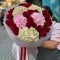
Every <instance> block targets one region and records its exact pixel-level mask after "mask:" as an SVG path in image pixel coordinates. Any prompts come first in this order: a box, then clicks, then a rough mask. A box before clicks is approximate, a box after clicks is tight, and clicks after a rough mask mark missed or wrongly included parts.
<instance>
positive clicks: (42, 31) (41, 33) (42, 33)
mask: <svg viewBox="0 0 60 60" xmlns="http://www.w3.org/2000/svg"><path fill="white" fill-rule="evenodd" d="M46 34H47V32H46V29H45V28H42V29H41V30H40V31H39V35H40V36H43V37H44V36H46Z"/></svg>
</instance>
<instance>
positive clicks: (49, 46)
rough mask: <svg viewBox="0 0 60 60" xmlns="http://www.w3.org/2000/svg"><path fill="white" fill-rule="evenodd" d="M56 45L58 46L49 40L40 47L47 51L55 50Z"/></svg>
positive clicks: (55, 42)
mask: <svg viewBox="0 0 60 60" xmlns="http://www.w3.org/2000/svg"><path fill="white" fill-rule="evenodd" d="M58 44H59V42H57V41H55V40H49V41H46V42H44V43H43V44H42V45H41V46H42V47H43V48H47V49H55V48H56V47H57V45H58Z"/></svg>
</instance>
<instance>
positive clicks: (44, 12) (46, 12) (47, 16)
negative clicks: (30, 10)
mask: <svg viewBox="0 0 60 60" xmlns="http://www.w3.org/2000/svg"><path fill="white" fill-rule="evenodd" d="M42 12H43V15H44V17H45V18H46V19H50V14H49V13H48V11H47V10H43V11H42Z"/></svg>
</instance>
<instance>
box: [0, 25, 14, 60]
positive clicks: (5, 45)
mask: <svg viewBox="0 0 60 60" xmlns="http://www.w3.org/2000/svg"><path fill="white" fill-rule="evenodd" d="M12 44H13V42H12V40H10V38H9V36H8V34H7V32H6V30H5V28H1V26H0V60H13V59H14V58H13V55H12V52H11V50H12Z"/></svg>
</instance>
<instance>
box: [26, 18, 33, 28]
mask: <svg viewBox="0 0 60 60" xmlns="http://www.w3.org/2000/svg"><path fill="white" fill-rule="evenodd" d="M32 23H33V19H32V17H28V18H27V24H26V26H27V27H28V28H30V27H31V26H32Z"/></svg>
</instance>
